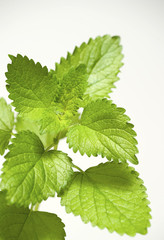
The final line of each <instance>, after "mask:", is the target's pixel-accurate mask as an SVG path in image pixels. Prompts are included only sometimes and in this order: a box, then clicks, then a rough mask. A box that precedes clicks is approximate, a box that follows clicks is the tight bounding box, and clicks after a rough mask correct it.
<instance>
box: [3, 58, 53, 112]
mask: <svg viewBox="0 0 164 240" xmlns="http://www.w3.org/2000/svg"><path fill="white" fill-rule="evenodd" d="M10 58H11V60H12V63H11V64H8V72H7V73H6V77H7V81H6V82H7V84H8V85H7V90H8V91H9V93H10V95H9V98H10V99H12V100H13V105H14V106H15V107H16V111H18V112H30V111H32V110H33V109H37V110H38V109H44V108H47V107H49V106H50V105H51V103H52V101H53V100H54V95H55V90H56V84H55V82H54V80H53V79H51V77H49V74H48V69H47V67H42V66H41V64H40V63H36V64H35V63H34V61H33V60H32V59H31V60H29V59H28V58H27V57H26V56H25V57H22V56H21V55H19V54H18V55H17V57H14V56H10Z"/></svg>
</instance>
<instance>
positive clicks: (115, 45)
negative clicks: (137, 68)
mask: <svg viewBox="0 0 164 240" xmlns="http://www.w3.org/2000/svg"><path fill="white" fill-rule="evenodd" d="M121 50H122V47H121V46H120V38H119V37H118V36H114V37H111V36H109V35H105V36H102V37H97V38H95V39H90V40H89V42H88V43H87V44H86V43H82V45H81V46H80V47H76V48H75V50H74V52H73V54H72V55H71V54H70V53H68V55H67V58H66V59H64V58H61V61H60V64H56V69H55V71H53V70H52V71H51V72H52V74H53V75H55V76H56V77H57V79H60V81H62V79H63V76H64V74H66V73H67V72H68V71H69V69H70V67H71V66H78V65H79V64H85V65H86V67H87V68H86V70H87V74H88V87H87V89H86V91H85V95H86V96H87V95H89V96H90V98H91V99H92V100H95V99H97V98H103V97H108V94H109V93H110V92H111V88H113V87H114V82H116V81H117V80H118V77H117V74H118V73H119V69H120V67H121V66H122V62H121V60H122V58H123V55H122V53H121Z"/></svg>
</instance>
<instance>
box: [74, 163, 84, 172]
mask: <svg viewBox="0 0 164 240" xmlns="http://www.w3.org/2000/svg"><path fill="white" fill-rule="evenodd" d="M73 167H74V168H76V169H78V170H79V171H80V172H82V173H84V171H83V170H82V169H81V168H79V167H78V166H76V165H75V164H73Z"/></svg>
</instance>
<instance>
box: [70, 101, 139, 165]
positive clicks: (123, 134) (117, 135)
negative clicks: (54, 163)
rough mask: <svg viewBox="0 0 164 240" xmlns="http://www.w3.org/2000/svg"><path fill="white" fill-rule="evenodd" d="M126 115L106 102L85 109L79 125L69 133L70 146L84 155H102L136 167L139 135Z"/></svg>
mask: <svg viewBox="0 0 164 240" xmlns="http://www.w3.org/2000/svg"><path fill="white" fill-rule="evenodd" d="M124 112H125V110H124V109H123V108H117V107H116V105H114V104H112V102H111V101H108V100H106V99H103V100H97V101H95V102H91V103H90V104H88V106H87V107H86V108H84V111H83V113H82V116H81V121H80V124H77V125H74V126H72V127H71V128H70V129H69V131H68V133H67V142H68V143H69V147H73V151H74V152H77V151H78V150H79V151H80V153H81V154H82V155H83V154H84V153H86V154H87V155H88V156H91V155H93V156H97V155H98V154H100V155H101V156H102V157H107V159H108V160H111V159H114V160H121V161H123V162H125V161H126V160H129V161H131V162H132V163H134V164H137V163H138V160H137V158H136V156H135V154H136V153H137V152H138V149H137V147H136V144H137V141H136V139H135V138H134V136H136V133H135V132H134V131H133V130H132V128H133V125H132V124H130V123H128V121H129V120H130V119H129V117H127V116H126V115H125V114H124Z"/></svg>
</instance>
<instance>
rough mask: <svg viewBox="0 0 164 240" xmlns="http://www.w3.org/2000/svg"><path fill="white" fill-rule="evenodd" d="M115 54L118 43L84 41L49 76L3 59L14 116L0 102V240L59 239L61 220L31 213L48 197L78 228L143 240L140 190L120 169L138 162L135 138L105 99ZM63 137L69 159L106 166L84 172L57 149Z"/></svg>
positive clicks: (22, 61) (118, 58) (127, 170)
mask: <svg viewBox="0 0 164 240" xmlns="http://www.w3.org/2000/svg"><path fill="white" fill-rule="evenodd" d="M121 51H122V47H121V45H120V38H119V37H117V36H114V37H111V36H109V35H104V36H102V37H97V38H95V39H90V40H89V41H88V43H82V45H81V46H80V47H76V48H75V50H74V52H73V54H70V53H68V55H67V58H66V59H65V58H61V61H60V63H59V64H56V68H55V69H54V70H51V71H50V72H48V69H47V67H42V66H41V64H40V63H35V62H34V61H33V60H32V59H31V60H29V59H28V58H27V57H26V56H25V57H23V56H21V55H19V54H18V55H17V56H16V57H14V56H11V55H9V57H10V59H11V63H10V64H9V65H8V72H7V73H6V77H7V80H6V82H7V90H8V91H9V98H10V99H11V100H12V101H13V102H12V104H13V106H14V107H15V110H16V111H17V114H16V115H17V117H16V119H15V120H14V113H13V112H12V111H11V107H10V106H9V105H7V103H6V102H5V100H4V99H0V154H3V153H4V151H5V149H7V148H8V153H7V154H6V156H5V162H4V163H3V168H2V174H1V183H0V187H1V190H2V191H4V192H0V240H9V239H11V240H36V239H39V240H64V238H65V232H64V224H63V223H62V222H61V220H60V219H59V218H58V217H57V216H56V215H54V214H49V213H43V212H38V211H37V209H38V205H39V203H40V202H41V201H43V200H46V199H47V198H48V197H54V196H55V194H56V195H57V196H58V197H61V204H62V205H64V206H65V207H66V211H67V212H68V213H70V212H72V213H73V214H74V215H80V216H81V218H82V220H83V221H84V222H85V223H87V222H91V223H92V225H93V226H98V227H100V228H107V229H108V230H109V231H110V232H113V231H116V232H118V233H119V234H124V233H126V234H128V235H130V236H134V235H135V234H136V233H140V234H146V233H147V228H148V227H149V226H150V222H149V220H150V218H151V216H150V208H149V207H148V205H149V201H148V200H147V194H146V188H145V187H144V186H143V181H142V180H141V179H140V178H139V177H138V173H137V172H135V170H134V169H133V168H131V167H129V166H128V163H127V161H130V162H131V163H134V164H137V163H138V159H137V157H136V154H137V153H138V149H137V147H136V145H137V140H136V139H135V137H136V133H135V131H134V130H133V125H132V124H131V123H129V121H130V118H129V117H128V116H127V115H125V110H124V109H123V108H118V107H117V106H116V105H114V104H113V103H112V101H110V100H108V99H107V98H108V97H109V93H110V92H111V91H112V88H113V87H115V86H114V84H115V82H116V81H117V80H118V73H119V71H120V67H121V66H122V57H123V55H122V53H121ZM82 108H84V109H82ZM81 112H82V114H81ZM14 122H15V124H14ZM12 131H13V132H12ZM11 134H12V136H13V137H12V139H11V144H10V145H9V142H10V138H11ZM66 136H67V142H68V144H69V147H71V148H73V151H74V152H77V151H79V152H80V153H81V154H82V155H84V154H87V155H88V156H89V157H90V156H91V155H93V156H98V155H100V156H102V157H106V158H107V159H108V160H109V161H107V162H106V163H104V164H100V165H98V166H96V167H92V168H89V169H88V170H86V171H85V172H83V170H81V169H80V168H79V167H78V166H76V165H75V164H73V163H72V160H71V159H70V158H69V156H68V155H67V154H66V153H64V152H61V151H58V150H57V147H58V143H60V140H61V139H63V138H64V137H66ZM59 146H60V147H61V145H59ZM73 169H77V170H78V172H73ZM13 204H14V205H13ZM29 206H30V208H31V209H30V210H29V209H28V208H26V207H29ZM18 207H20V208H18Z"/></svg>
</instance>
